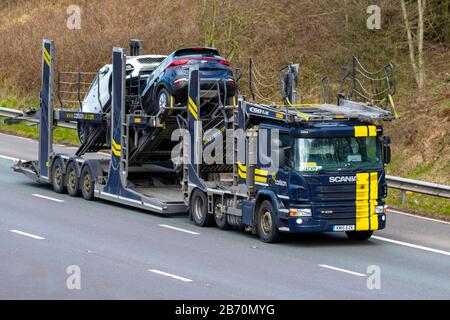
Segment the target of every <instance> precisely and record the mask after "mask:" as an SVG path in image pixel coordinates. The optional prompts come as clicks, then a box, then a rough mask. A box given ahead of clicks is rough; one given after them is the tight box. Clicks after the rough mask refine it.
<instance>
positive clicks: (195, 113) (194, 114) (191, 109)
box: [188, 105, 198, 120]
mask: <svg viewBox="0 0 450 320" xmlns="http://www.w3.org/2000/svg"><path fill="white" fill-rule="evenodd" d="M188 109H189V111H190V112H191V113H192V115H193V116H194V118H195V120H197V119H198V115H197V112H195V110H194V109H193V108H192V106H191V105H189V106H188Z"/></svg>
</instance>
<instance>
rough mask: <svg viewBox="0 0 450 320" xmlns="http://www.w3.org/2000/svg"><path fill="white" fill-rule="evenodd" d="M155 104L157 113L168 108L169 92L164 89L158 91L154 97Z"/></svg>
mask: <svg viewBox="0 0 450 320" xmlns="http://www.w3.org/2000/svg"><path fill="white" fill-rule="evenodd" d="M156 104H157V106H158V111H157V112H159V111H160V110H161V109H163V108H168V107H169V106H170V95H169V91H167V89H166V88H161V89H160V90H159V91H158V95H157V97H156Z"/></svg>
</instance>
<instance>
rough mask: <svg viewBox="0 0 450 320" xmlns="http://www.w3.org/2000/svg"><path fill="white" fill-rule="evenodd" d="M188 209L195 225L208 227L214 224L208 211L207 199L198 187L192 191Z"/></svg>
mask: <svg viewBox="0 0 450 320" xmlns="http://www.w3.org/2000/svg"><path fill="white" fill-rule="evenodd" d="M190 211H191V216H192V218H193V219H194V222H195V224H196V225H198V226H200V227H210V226H212V225H213V224H214V216H213V215H212V214H209V213H208V199H207V197H206V194H205V193H204V192H203V191H201V190H200V189H195V190H194V192H193V193H192V196H191V205H190Z"/></svg>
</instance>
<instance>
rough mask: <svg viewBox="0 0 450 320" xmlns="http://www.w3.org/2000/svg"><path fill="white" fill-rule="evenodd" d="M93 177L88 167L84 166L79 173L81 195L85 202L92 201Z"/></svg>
mask: <svg viewBox="0 0 450 320" xmlns="http://www.w3.org/2000/svg"><path fill="white" fill-rule="evenodd" d="M94 183H95V181H94V176H93V174H92V169H91V167H90V166H89V165H85V166H84V167H83V170H82V171H81V179H80V184H81V193H82V195H83V198H84V199H86V200H92V199H94Z"/></svg>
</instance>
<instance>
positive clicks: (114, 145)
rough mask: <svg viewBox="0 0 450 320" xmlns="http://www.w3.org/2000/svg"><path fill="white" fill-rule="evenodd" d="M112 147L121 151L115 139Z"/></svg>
mask: <svg viewBox="0 0 450 320" xmlns="http://www.w3.org/2000/svg"><path fill="white" fill-rule="evenodd" d="M112 146H113V147H114V148H115V149H116V150H119V151H120V149H121V147H120V144H117V142H116V141H115V140H114V139H113V140H112Z"/></svg>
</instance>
